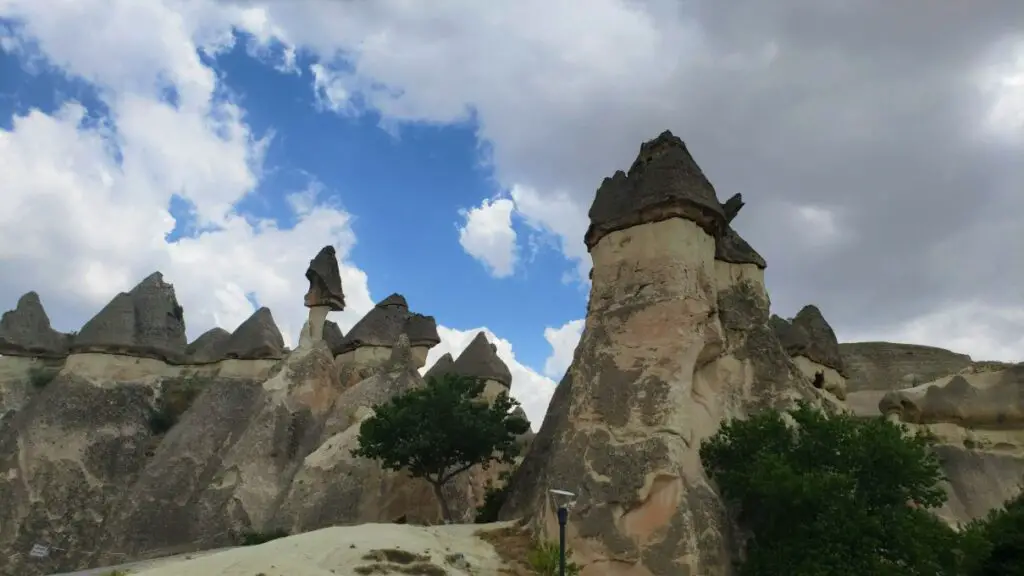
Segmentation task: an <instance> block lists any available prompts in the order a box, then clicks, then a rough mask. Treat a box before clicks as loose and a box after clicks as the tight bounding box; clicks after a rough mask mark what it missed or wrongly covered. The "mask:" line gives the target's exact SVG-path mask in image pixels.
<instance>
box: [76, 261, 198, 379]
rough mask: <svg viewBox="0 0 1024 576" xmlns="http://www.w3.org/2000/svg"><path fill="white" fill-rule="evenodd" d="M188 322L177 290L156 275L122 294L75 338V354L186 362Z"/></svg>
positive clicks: (91, 320)
mask: <svg viewBox="0 0 1024 576" xmlns="http://www.w3.org/2000/svg"><path fill="white" fill-rule="evenodd" d="M186 345H187V340H186V338H185V318H184V314H183V310H182V308H181V305H180V304H178V299H177V297H176V296H175V294H174V286H173V285H171V284H168V283H166V282H164V279H163V275H162V274H160V273H159V272H155V273H153V274H151V275H149V276H148V277H146V279H144V280H143V281H142V282H140V283H139V284H138V285H137V286H135V287H134V288H132V289H131V291H129V292H122V293H120V294H118V295H117V296H115V297H114V299H113V300H111V301H110V303H109V304H107V305H106V306H104V307H103V309H102V310H100V312H99V314H97V315H96V316H93V317H92V319H90V320H89V321H88V322H86V323H85V326H83V327H82V329H81V331H79V333H78V335H77V336H76V337H75V338H74V343H73V345H72V352H101V353H111V354H124V355H127V356H142V357H149V358H157V359H160V360H166V361H170V362H180V361H183V360H184V356H185V348H186Z"/></svg>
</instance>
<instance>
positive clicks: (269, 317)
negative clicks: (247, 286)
mask: <svg viewBox="0 0 1024 576" xmlns="http://www.w3.org/2000/svg"><path fill="white" fill-rule="evenodd" d="M219 354H220V356H221V357H222V358H235V359H239V360H259V359H279V358H283V357H284V337H282V336H281V331H280V330H279V329H278V327H277V324H276V323H275V322H274V316H273V314H271V313H270V309H269V308H267V307H265V306H264V307H262V308H260V309H259V310H257V311H255V312H253V314H252V316H249V318H247V319H246V320H245V322H242V323H241V324H240V325H239V326H238V328H236V329H235V331H234V332H232V333H231V337H230V338H228V339H227V341H226V342H224V344H223V346H222V347H221V349H220V351H219Z"/></svg>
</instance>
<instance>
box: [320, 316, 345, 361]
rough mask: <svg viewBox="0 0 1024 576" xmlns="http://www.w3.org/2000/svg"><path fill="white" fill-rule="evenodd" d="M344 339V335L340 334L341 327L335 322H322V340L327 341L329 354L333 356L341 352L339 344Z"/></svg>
mask: <svg viewBox="0 0 1024 576" xmlns="http://www.w3.org/2000/svg"><path fill="white" fill-rule="evenodd" d="M344 341H345V335H344V334H342V332H341V327H340V326H338V324H337V323H336V322H332V321H330V320H328V321H326V322H324V342H327V346H328V347H329V348H330V349H331V354H334V355H335V356H337V355H338V354H341V345H342V343H343V342H344Z"/></svg>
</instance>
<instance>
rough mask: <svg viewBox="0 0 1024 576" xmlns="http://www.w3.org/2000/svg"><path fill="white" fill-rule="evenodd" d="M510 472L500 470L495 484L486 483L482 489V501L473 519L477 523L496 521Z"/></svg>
mask: <svg viewBox="0 0 1024 576" xmlns="http://www.w3.org/2000/svg"><path fill="white" fill-rule="evenodd" d="M512 472H513V471H505V472H502V473H501V474H500V475H499V476H498V483H497V485H495V484H494V483H492V482H488V483H487V488H486V489H485V490H484V502H483V504H481V505H480V506H477V509H476V518H475V519H474V520H475V522H476V523H477V524H490V523H491V522H497V521H498V513H499V512H501V507H502V506H504V505H505V499H506V498H507V497H508V492H509V485H508V481H509V478H511V477H512Z"/></svg>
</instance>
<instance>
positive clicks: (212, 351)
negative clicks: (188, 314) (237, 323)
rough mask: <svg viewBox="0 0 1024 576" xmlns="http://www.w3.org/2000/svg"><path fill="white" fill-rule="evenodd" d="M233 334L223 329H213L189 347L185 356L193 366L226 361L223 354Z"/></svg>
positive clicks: (204, 333)
mask: <svg viewBox="0 0 1024 576" xmlns="http://www.w3.org/2000/svg"><path fill="white" fill-rule="evenodd" d="M230 339H231V333H230V332H228V331H227V330H225V329H223V328H220V327H218V328H211V329H209V330H207V331H206V332H203V333H202V334H201V335H200V336H199V338H196V339H195V341H194V342H192V343H191V344H189V345H188V347H187V348H186V349H185V356H186V357H187V358H188V360H189V363H192V364H209V363H212V362H218V361H220V360H223V359H224V356H223V354H222V352H223V350H224V347H225V346H226V345H227V342H228V340H230Z"/></svg>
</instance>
